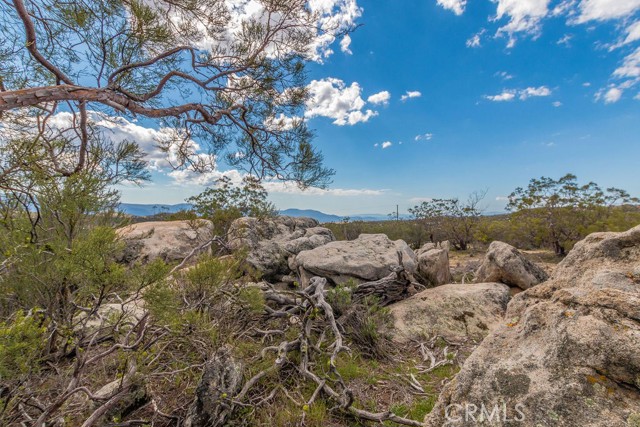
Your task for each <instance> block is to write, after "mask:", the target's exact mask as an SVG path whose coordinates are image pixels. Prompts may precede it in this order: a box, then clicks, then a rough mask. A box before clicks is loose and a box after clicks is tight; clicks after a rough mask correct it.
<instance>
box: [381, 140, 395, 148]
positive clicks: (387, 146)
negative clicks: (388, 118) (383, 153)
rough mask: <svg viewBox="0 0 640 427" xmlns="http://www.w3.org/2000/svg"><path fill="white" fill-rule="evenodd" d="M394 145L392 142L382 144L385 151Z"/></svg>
mask: <svg viewBox="0 0 640 427" xmlns="http://www.w3.org/2000/svg"><path fill="white" fill-rule="evenodd" d="M392 145H393V143H392V142H391V141H385V142H383V143H382V149H383V150H384V149H385V148H389V147H391V146H392Z"/></svg>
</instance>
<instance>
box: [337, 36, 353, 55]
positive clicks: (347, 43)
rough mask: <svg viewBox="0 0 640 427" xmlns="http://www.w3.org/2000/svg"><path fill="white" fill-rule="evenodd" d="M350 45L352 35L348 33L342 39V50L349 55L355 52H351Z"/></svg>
mask: <svg viewBox="0 0 640 427" xmlns="http://www.w3.org/2000/svg"><path fill="white" fill-rule="evenodd" d="M349 46H351V36H349V34H346V35H345V36H344V37H342V40H340V50H341V51H343V52H344V53H346V54H347V55H352V54H353V52H351V49H349Z"/></svg>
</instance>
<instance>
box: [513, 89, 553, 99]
mask: <svg viewBox="0 0 640 427" xmlns="http://www.w3.org/2000/svg"><path fill="white" fill-rule="evenodd" d="M549 95H551V89H549V88H548V87H546V86H540V87H528V88H526V89H523V90H521V91H520V99H521V100H523V101H524V100H525V99H527V98H530V97H533V96H549Z"/></svg>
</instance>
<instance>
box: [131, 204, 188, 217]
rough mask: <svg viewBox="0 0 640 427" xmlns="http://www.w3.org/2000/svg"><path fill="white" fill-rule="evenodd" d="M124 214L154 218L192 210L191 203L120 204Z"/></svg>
mask: <svg viewBox="0 0 640 427" xmlns="http://www.w3.org/2000/svg"><path fill="white" fill-rule="evenodd" d="M120 209H121V210H122V212H124V213H126V214H128V215H132V216H152V215H157V214H161V213H176V212H179V211H183V210H189V209H191V205H190V204H189V203H178V204H177V205H145V204H140V203H120Z"/></svg>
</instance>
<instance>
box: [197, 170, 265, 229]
mask: <svg viewBox="0 0 640 427" xmlns="http://www.w3.org/2000/svg"><path fill="white" fill-rule="evenodd" d="M186 201H187V203H191V204H192V205H193V209H194V210H195V212H196V213H197V214H198V215H199V216H201V217H203V218H206V219H208V220H210V221H212V222H213V226H214V232H215V233H216V234H217V235H218V236H220V237H222V238H224V237H226V235H227V232H228V230H229V227H230V226H231V223H232V222H233V221H235V220H236V219H238V218H241V217H243V216H252V217H257V218H264V217H269V216H274V215H276V214H277V210H276V207H275V206H274V205H273V203H271V202H269V201H268V200H267V191H266V190H265V189H264V187H263V186H262V185H261V184H260V181H259V180H258V179H257V178H255V177H253V176H251V175H246V176H245V177H244V178H243V179H242V183H241V185H234V183H233V182H232V180H231V178H229V177H227V176H223V177H222V178H220V179H219V180H218V182H217V184H216V186H215V187H211V188H207V189H206V190H205V191H203V192H202V193H200V194H199V195H197V196H193V197H190V198H188V199H187V200H186Z"/></svg>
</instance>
